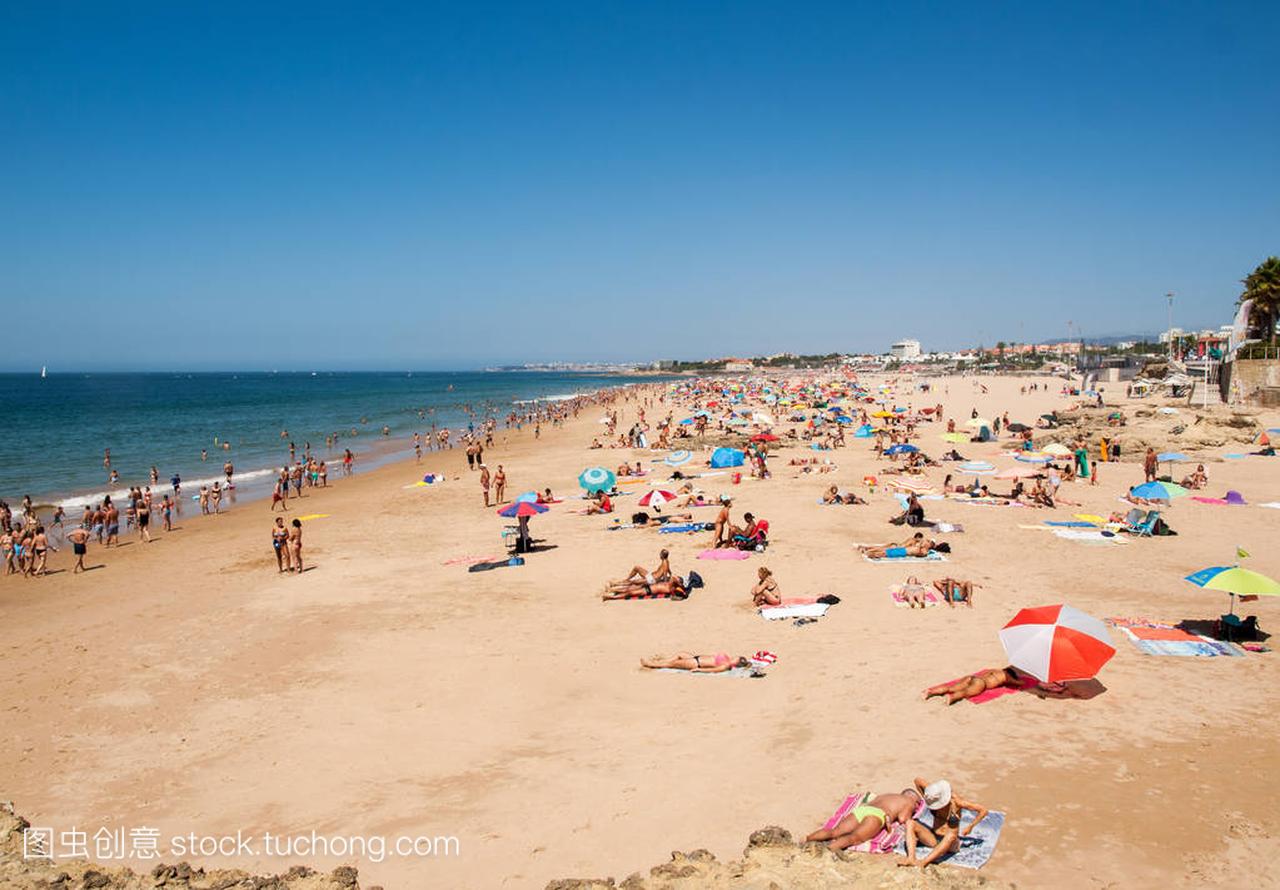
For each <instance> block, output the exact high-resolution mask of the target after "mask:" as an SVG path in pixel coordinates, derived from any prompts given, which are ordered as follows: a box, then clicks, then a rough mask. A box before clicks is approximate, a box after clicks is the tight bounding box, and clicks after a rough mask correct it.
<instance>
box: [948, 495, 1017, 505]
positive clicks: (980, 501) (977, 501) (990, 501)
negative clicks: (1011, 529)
mask: <svg viewBox="0 0 1280 890" xmlns="http://www.w3.org/2000/svg"><path fill="white" fill-rule="evenodd" d="M948 500H950V501H951V502H952V503H956V504H968V505H969V506H971V507H1025V506H1026V504H1022V503H1019V502H1018V501H1006V500H1005V499H1004V498H966V497H958V498H948Z"/></svg>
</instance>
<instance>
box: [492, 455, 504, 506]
mask: <svg viewBox="0 0 1280 890" xmlns="http://www.w3.org/2000/svg"><path fill="white" fill-rule="evenodd" d="M506 488H507V474H506V473H504V472H503V471H502V464H498V472H496V473H494V474H493V494H494V503H495V504H497V505H498V506H499V507H501V506H502V505H503V504H504V503H506V502H505V501H504V500H503V492H504V491H505V490H506Z"/></svg>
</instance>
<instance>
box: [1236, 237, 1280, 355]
mask: <svg viewBox="0 0 1280 890" xmlns="http://www.w3.org/2000/svg"><path fill="white" fill-rule="evenodd" d="M1240 283H1241V284H1243V285H1244V291H1243V292H1242V293H1241V294H1240V298H1239V299H1238V300H1236V305H1237V306H1240V305H1242V304H1243V303H1244V301H1245V300H1253V308H1252V309H1251V310H1250V312H1249V327H1250V328H1251V331H1250V333H1252V332H1253V331H1256V330H1260V331H1262V332H1263V336H1264V337H1265V338H1266V339H1268V340H1270V341H1271V345H1272V346H1275V345H1276V318H1277V317H1280V258H1277V257H1273V256H1269V257H1267V258H1266V259H1265V260H1263V261H1262V262H1261V263H1259V264H1258V268H1256V269H1254V270H1253V271H1252V272H1250V273H1249V275H1248V276H1247V277H1246V278H1244V279H1243V280H1242V281H1241V282H1240Z"/></svg>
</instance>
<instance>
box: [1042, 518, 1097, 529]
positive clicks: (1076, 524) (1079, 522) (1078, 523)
mask: <svg viewBox="0 0 1280 890" xmlns="http://www.w3.org/2000/svg"><path fill="white" fill-rule="evenodd" d="M1044 524H1045V525H1054V526H1058V527H1060V528H1097V527H1098V526H1097V524H1096V523H1093V522H1085V521H1084V520H1083V519H1074V520H1072V521H1070V522H1066V521H1063V520H1058V521H1054V520H1052V519H1046V520H1045V521H1044Z"/></svg>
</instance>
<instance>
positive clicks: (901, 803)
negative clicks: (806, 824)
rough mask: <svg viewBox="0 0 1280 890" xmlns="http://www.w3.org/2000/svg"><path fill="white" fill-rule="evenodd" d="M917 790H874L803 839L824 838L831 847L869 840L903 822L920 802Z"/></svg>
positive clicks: (806, 841) (819, 839)
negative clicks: (861, 802)
mask: <svg viewBox="0 0 1280 890" xmlns="http://www.w3.org/2000/svg"><path fill="white" fill-rule="evenodd" d="M920 801H921V796H920V792H919V791H917V790H916V789H914V788H904V789H903V790H902V792H901V793H899V794H877V795H876V796H875V797H873V798H871V800H869V801H867V802H866V803H864V804H863V805H862V806H860V807H854V808H853V810H852V812H850V813H849V815H847V816H845V817H844V818H843V819H841V820H840V821H839V822H837V823H836V824H835V825H834V826H832V827H831V828H820V829H818V830H817V831H815V832H813V833H812V834H810V835H809V836H808V837H806V838H805V839H804V840H805V843H813V842H815V841H819V842H821V841H825V842H826V844H827V846H828V847H830V848H831V849H832V850H843V849H844V848H845V847H852V846H855V845H857V844H860V843H862V842H863V841H869V840H871V839H872V838H873V837H875V836H876V835H877V834H879V833H880V832H881V831H882V830H883V829H885V828H888V827H889V826H890V825H895V824H896V825H906V824H907V822H909V821H910V820H911V817H912V816H913V815H915V811H916V807H918V806H919V805H920Z"/></svg>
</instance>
